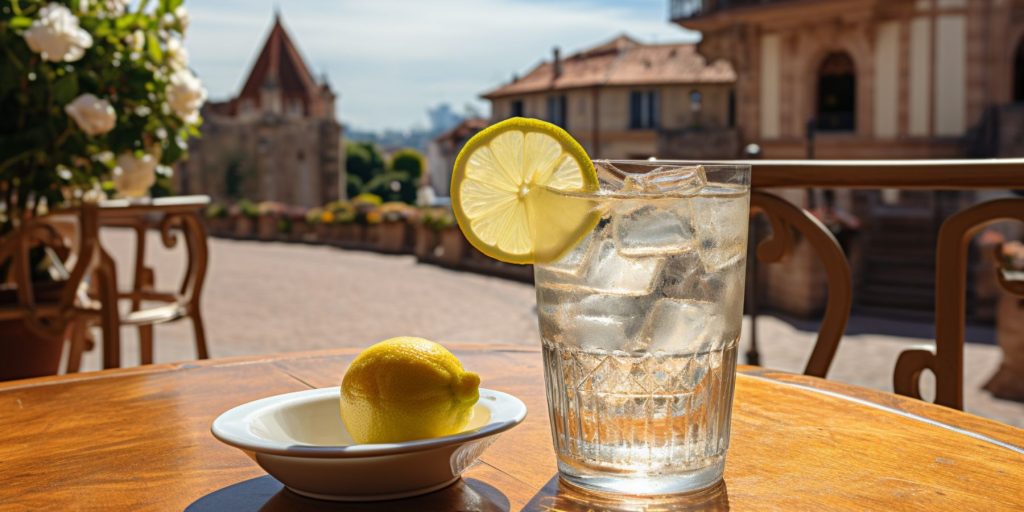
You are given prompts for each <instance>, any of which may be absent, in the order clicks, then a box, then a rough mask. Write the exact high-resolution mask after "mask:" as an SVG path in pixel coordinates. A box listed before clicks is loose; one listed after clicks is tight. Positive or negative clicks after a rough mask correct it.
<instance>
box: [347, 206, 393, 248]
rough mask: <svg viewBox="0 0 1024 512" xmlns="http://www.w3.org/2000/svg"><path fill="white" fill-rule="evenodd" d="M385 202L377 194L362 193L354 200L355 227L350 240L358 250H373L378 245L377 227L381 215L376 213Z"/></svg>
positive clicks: (352, 229)
mask: <svg viewBox="0 0 1024 512" xmlns="http://www.w3.org/2000/svg"><path fill="white" fill-rule="evenodd" d="M383 203H384V201H383V200H382V199H381V197H380V196H378V195H376V194H369V193H362V194H359V195H357V196H356V197H354V198H352V209H353V211H354V222H353V226H352V227H351V228H349V229H350V230H351V232H350V233H349V235H350V236H349V240H350V241H351V242H353V243H352V245H353V246H355V247H358V248H372V247H375V246H376V244H377V225H379V224H380V223H381V220H382V218H381V215H380V214H379V213H378V212H377V211H376V210H377V208H379V207H380V206H381V204H383Z"/></svg>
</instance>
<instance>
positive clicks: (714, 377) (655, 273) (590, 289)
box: [535, 160, 750, 495]
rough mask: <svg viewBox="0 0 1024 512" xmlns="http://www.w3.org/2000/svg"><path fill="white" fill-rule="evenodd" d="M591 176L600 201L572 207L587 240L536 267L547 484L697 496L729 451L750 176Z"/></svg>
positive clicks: (661, 164)
mask: <svg viewBox="0 0 1024 512" xmlns="http://www.w3.org/2000/svg"><path fill="white" fill-rule="evenodd" d="M594 165H595V167H596V168H597V171H598V177H599V181H600V183H601V187H600V190H599V191H598V192H595V193H592V194H573V197H574V199H576V200H579V201H586V202H588V203H589V204H590V205H591V210H590V211H591V213H592V219H593V220H594V222H595V223H594V227H593V229H592V230H591V231H589V232H588V233H586V235H585V237H583V239H582V240H581V241H580V242H579V244H578V245H576V246H574V247H573V248H572V249H571V250H569V251H568V252H567V253H566V254H564V255H562V256H561V257H559V258H558V259H557V260H556V261H553V262H550V263H546V264H538V265H536V266H535V283H536V292H537V311H538V317H539V324H540V334H541V339H542V343H543V347H544V351H543V354H544V374H545V385H546V389H547V399H548V412H549V417H550V420H551V433H552V437H553V440H554V446H555V452H556V454H557V457H558V470H559V472H560V473H561V477H562V479H563V480H564V481H566V482H568V483H569V484H571V485H576V486H579V487H582V488H584V489H587V490H591V491H604V492H612V493H624V494H635V495H655V494H676V493H684V492H692V491H697V490H699V489H704V488H707V487H709V486H711V485H713V484H715V483H717V482H718V481H719V480H721V478H722V472H723V470H724V468H725V454H726V448H727V447H728V445H729V420H730V416H731V408H732V396H733V385H734V383H735V376H736V353H737V344H738V341H739V336H740V327H741V324H742V319H743V296H744V288H743V286H744V277H745V274H746V272H745V270H746V261H745V260H746V253H747V224H748V213H749V204H750V187H749V183H750V167H749V166H748V165H731V164H730V165H725V164H706V165H695V164H692V163H683V162H671V161H608V160H597V161H594ZM587 225H589V224H587Z"/></svg>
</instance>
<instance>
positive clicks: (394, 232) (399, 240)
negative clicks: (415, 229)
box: [376, 201, 416, 254]
mask: <svg viewBox="0 0 1024 512" xmlns="http://www.w3.org/2000/svg"><path fill="white" fill-rule="evenodd" d="M376 213H377V215H379V216H380V223H379V224H378V226H377V250H379V251H381V252H386V253H392V254H399V253H403V252H407V251H408V247H407V246H406V242H407V240H408V237H407V236H406V233H407V232H408V230H409V219H410V218H412V217H414V216H415V214H416V210H415V209H414V208H413V207H411V206H409V205H407V204H405V203H402V202H397V201H396V202H387V203H384V204H382V205H381V206H380V207H379V208H378V209H377V210H376Z"/></svg>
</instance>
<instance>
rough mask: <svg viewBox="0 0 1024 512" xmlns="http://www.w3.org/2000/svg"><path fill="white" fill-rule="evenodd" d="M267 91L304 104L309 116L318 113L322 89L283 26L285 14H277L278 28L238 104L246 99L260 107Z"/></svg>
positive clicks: (239, 94)
mask: <svg viewBox="0 0 1024 512" xmlns="http://www.w3.org/2000/svg"><path fill="white" fill-rule="evenodd" d="M264 87H278V88H280V91H281V94H282V95H283V96H284V98H286V99H298V100H300V101H302V103H303V105H304V106H305V108H306V111H307V112H311V111H313V110H315V109H314V108H313V107H314V104H315V103H316V102H317V100H318V98H319V94H320V85H319V84H317V82H316V80H315V79H314V78H313V75H312V73H310V72H309V68H308V67H307V66H306V62H305V61H304V60H303V58H302V55H301V54H300V53H299V50H298V49H297V48H296V47H295V43H293V42H292V38H291V37H290V36H289V35H288V31H287V30H285V28H284V25H283V24H282V23H281V13H280V12H279V11H276V10H275V12H274V25H273V26H272V27H271V29H270V34H269V35H267V40H266V42H265V43H264V44H263V49H262V50H260V54H259V57H257V58H256V62H255V63H254V64H253V66H252V70H251V71H249V77H248V78H247V79H246V80H245V85H243V86H242V91H241V92H240V93H238V98H236V101H237V100H241V99H243V98H244V99H248V100H250V101H252V102H254V103H255V104H257V105H258V104H259V103H260V97H261V94H260V92H261V90H262V89H263V88H264Z"/></svg>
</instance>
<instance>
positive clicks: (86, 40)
mask: <svg viewBox="0 0 1024 512" xmlns="http://www.w3.org/2000/svg"><path fill="white" fill-rule="evenodd" d="M24 37H25V42H26V43H28V47H29V48H31V49H32V51H34V52H36V53H39V54H40V55H41V56H42V57H43V59H45V60H48V61H50V62H61V61H64V62H74V61H76V60H78V59H81V58H82V56H83V55H85V49H86V48H89V47H91V46H92V36H91V35H89V33H88V32H86V31H85V30H82V28H81V27H79V26H78V18H76V17H75V15H74V14H72V13H71V10H70V9H68V8H67V7H64V6H63V5H60V4H55V3H51V4H47V5H46V6H45V7H43V8H42V9H39V19H37V20H35V21H33V22H32V26H31V27H29V28H28V29H27V30H25V33H24Z"/></svg>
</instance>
